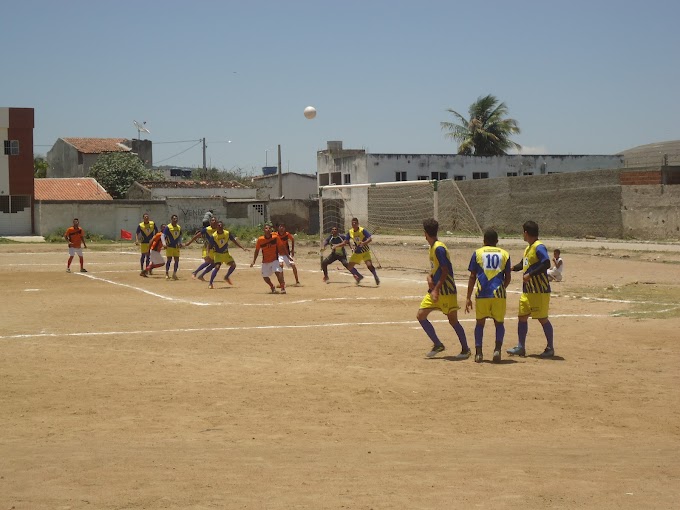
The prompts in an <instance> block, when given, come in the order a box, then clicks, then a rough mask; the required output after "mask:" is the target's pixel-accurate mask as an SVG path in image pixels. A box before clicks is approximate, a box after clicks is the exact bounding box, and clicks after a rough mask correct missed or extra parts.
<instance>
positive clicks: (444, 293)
mask: <svg viewBox="0 0 680 510" xmlns="http://www.w3.org/2000/svg"><path fill="white" fill-rule="evenodd" d="M423 230H425V240H426V241H427V243H428V244H429V245H430V274H429V275H427V287H428V291H427V294H425V297H424V298H423V300H422V301H421V303H420V309H419V310H418V314H417V315H416V318H417V319H418V322H420V325H421V326H422V327H423V330H425V333H427V336H428V337H430V340H432V343H433V344H434V346H433V347H432V350H431V351H430V352H428V353H427V357H428V358H434V357H435V356H436V355H437V354H439V353H440V352H443V351H444V350H445V349H446V348H445V347H444V344H443V343H441V341H440V340H439V338H438V337H437V333H436V332H435V330H434V326H433V325H432V323H431V322H430V321H428V320H427V316H428V315H430V312H431V311H432V310H440V311H441V312H442V313H443V314H444V315H446V317H447V318H448V319H449V324H451V327H453V330H454V331H455V332H456V335H458V341H459V342H460V345H461V348H462V350H461V351H460V354H457V355H456V356H454V357H453V359H456V360H464V359H468V358H469V357H470V348H469V347H468V344H467V339H466V338H465V330H464V329H463V326H462V325H461V323H460V322H458V309H459V308H460V307H459V306H458V296H457V290H456V283H455V282H454V280H453V265H452V264H451V255H450V254H449V249H448V248H447V247H446V245H445V244H444V243H442V242H441V241H439V240H438V239H437V233H438V231H439V223H438V222H437V220H435V219H434V218H430V219H427V220H424V221H423Z"/></svg>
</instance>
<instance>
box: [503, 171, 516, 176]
mask: <svg viewBox="0 0 680 510" xmlns="http://www.w3.org/2000/svg"><path fill="white" fill-rule="evenodd" d="M505 176H506V177H517V172H506V173H505Z"/></svg>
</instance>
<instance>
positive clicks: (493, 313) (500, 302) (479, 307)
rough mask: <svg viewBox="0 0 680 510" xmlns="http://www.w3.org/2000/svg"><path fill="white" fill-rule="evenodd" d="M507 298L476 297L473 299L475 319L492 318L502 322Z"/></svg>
mask: <svg viewBox="0 0 680 510" xmlns="http://www.w3.org/2000/svg"><path fill="white" fill-rule="evenodd" d="M506 305H507V300H506V299H503V298H477V299H476V301H475V317H476V318H477V319H485V318H487V317H490V318H492V319H493V320H495V321H496V322H503V320H504V319H505V309H506Z"/></svg>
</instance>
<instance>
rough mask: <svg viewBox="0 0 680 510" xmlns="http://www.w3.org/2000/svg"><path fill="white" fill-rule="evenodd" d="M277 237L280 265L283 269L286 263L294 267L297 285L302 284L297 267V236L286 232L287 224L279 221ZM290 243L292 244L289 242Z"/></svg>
mask: <svg viewBox="0 0 680 510" xmlns="http://www.w3.org/2000/svg"><path fill="white" fill-rule="evenodd" d="M274 237H276V249H277V250H278V252H279V266H280V267H281V269H283V265H284V264H285V265H286V266H287V267H289V268H293V276H295V285H300V278H298V271H297V267H295V260H293V257H294V256H295V237H293V234H291V233H290V232H286V224H285V223H279V228H278V230H277V231H276V234H274ZM288 243H290V245H289V244H288Z"/></svg>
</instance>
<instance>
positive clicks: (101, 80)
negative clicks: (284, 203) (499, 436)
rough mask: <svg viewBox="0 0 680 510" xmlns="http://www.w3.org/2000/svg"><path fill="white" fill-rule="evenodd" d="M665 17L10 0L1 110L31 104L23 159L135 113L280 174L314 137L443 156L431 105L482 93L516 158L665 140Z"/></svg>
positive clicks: (668, 121) (671, 72) (522, 8)
mask: <svg viewBox="0 0 680 510" xmlns="http://www.w3.org/2000/svg"><path fill="white" fill-rule="evenodd" d="M5 3H7V2H5ZM678 20H680V2H678V1H677V0H667V1H666V0H664V1H662V0H648V1H646V2H640V1H636V2H633V1H631V0H617V1H614V0H611V1H599V0H587V1H586V0H570V1H568V2H552V1H546V0H540V1H539V0H537V1H514V2H509V1H507V0H490V1H487V2H475V1H471V2H453V1H450V0H448V1H437V2H435V1H428V0H421V1H410V2H405V1H398V0H397V1H385V0H373V1H371V0H362V1H355V0H344V1H342V2H338V1H333V2H330V1H325V0H317V1H312V0H305V1H295V0H288V1H284V0H278V1H258V0H248V1H246V0H241V1H228V0H227V1H220V2H218V1H210V2H209V1H204V0H196V1H192V2H189V1H183V2H180V1H176V0H163V1H161V0H158V1H140V0H138V1H134V2H133V1H128V0H119V1H117V2H100V1H93V0H88V1H84V0H79V1H74V0H64V1H54V0H49V1H47V0H45V1H37V0H22V1H21V2H11V8H10V7H9V6H8V5H5V8H4V9H3V14H2V17H1V18H0V45H1V47H2V48H3V64H4V65H3V71H2V75H0V106H10V107H32V108H35V120H36V126H35V132H34V136H35V144H36V147H35V152H36V154H46V153H47V151H48V150H49V148H50V147H51V146H52V144H54V142H55V141H56V140H57V138H60V137H124V138H133V137H136V136H137V131H136V130H135V128H134V127H133V125H132V121H133V120H139V121H146V122H147V125H148V127H149V128H150V130H151V134H150V135H146V136H147V137H148V138H149V139H150V140H152V141H153V142H154V163H156V164H168V165H176V166H200V165H201V164H202V152H201V148H200V145H196V146H195V147H192V145H194V144H195V142H186V143H164V142H177V141H185V140H199V139H200V138H203V137H205V138H206V139H207V142H208V148H207V158H208V163H210V164H212V165H213V166H216V167H218V168H222V169H233V168H241V169H243V171H245V172H246V173H253V172H255V171H256V172H259V171H260V170H259V167H261V166H263V165H264V164H265V156H267V159H268V163H269V164H270V165H273V164H275V163H276V146H277V144H281V146H282V161H283V170H284V171H286V170H290V171H292V172H304V173H314V172H315V171H316V151H317V150H321V149H324V148H325V147H326V141H328V140H342V141H343V142H344V146H345V147H346V148H365V149H367V150H368V151H370V152H374V153H411V154H426V153H436V154H442V153H454V152H455V151H456V146H455V144H454V143H453V142H452V141H450V140H448V139H446V138H445V137H444V136H443V133H442V131H441V129H440V125H439V123H440V122H441V121H450V120H453V117H452V116H451V115H450V114H449V113H448V112H446V109H447V108H451V109H454V110H456V111H459V112H460V113H462V114H464V115H466V116H467V110H468V107H469V105H470V104H471V103H472V102H473V101H475V100H476V99H477V98H478V97H479V96H482V95H486V94H489V93H491V94H494V95H495V96H497V97H498V98H499V99H500V100H502V101H504V102H505V103H506V104H507V106H508V108H509V116H510V117H512V118H514V119H516V120H517V121H518V122H519V125H520V128H521V129H522V133H521V134H520V135H518V136H516V137H515V138H514V140H515V141H516V142H518V143H520V144H521V145H523V146H525V147H526V153H542V154H614V153H616V152H618V151H621V150H624V149H628V148H631V147H634V146H637V145H642V144H647V143H653V142H659V141H666V140H676V139H680V99H679V97H678V91H680V30H678ZM308 105H313V106H315V107H316V108H317V110H318V116H317V118H316V119H314V120H306V119H305V118H304V117H303V115H302V112H303V109H304V108H305V107H306V106H308ZM227 140H231V141H232V143H226V141H227ZM267 150H269V151H268V152H266V151H267ZM182 151H185V152H183V153H182V154H180V155H177V156H175V155H176V154H178V153H180V152H182Z"/></svg>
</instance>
